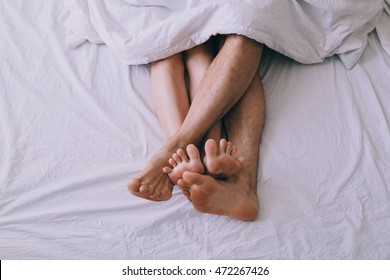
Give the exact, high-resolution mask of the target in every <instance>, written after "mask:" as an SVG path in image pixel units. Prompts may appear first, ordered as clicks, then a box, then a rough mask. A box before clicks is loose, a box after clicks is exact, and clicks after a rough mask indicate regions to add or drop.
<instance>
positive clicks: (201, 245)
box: [0, 0, 390, 259]
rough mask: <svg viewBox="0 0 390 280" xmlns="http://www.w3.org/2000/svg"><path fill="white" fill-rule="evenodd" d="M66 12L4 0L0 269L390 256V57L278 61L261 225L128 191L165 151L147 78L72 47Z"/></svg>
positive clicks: (58, 3) (0, 9)
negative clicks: (10, 265)
mask: <svg viewBox="0 0 390 280" xmlns="http://www.w3.org/2000/svg"><path fill="white" fill-rule="evenodd" d="M68 15H69V13H68V12H67V11H66V9H65V7H64V1H62V0H52V1H46V0H34V1H24V0H3V1H1V2H0V61H1V63H0V143H1V144H0V259H389V258H390V172H389V170H390V129H389V127H390V109H389V108H390V84H389V82H388V80H389V77H390V56H389V55H387V54H386V52H385V51H384V49H383V48H382V46H381V44H380V42H379V39H378V37H377V35H376V33H375V32H373V33H371V34H370V35H369V40H368V46H367V48H366V49H365V51H364V53H363V55H362V57H361V59H360V61H359V62H358V63H357V65H355V67H354V68H353V69H352V70H350V71H348V70H346V69H345V67H344V66H343V64H342V63H341V62H340V61H339V59H338V58H337V57H331V58H328V59H326V60H325V62H324V63H322V64H315V65H302V64H299V63H296V62H294V61H292V60H291V59H288V58H286V57H284V56H281V55H279V54H276V53H274V52H271V51H265V53H264V57H263V61H262V63H261V67H260V69H259V71H260V74H261V76H262V79H263V83H264V88H265V93H266V102H267V120H266V126H265V129H264V134H263V138H262V143H261V147H260V149H261V152H260V159H259V168H258V172H259V173H258V174H259V175H258V196H259V200H260V216H259V218H258V219H257V220H256V221H255V222H252V223H244V222H240V221H236V220H232V219H230V218H227V217H219V216H214V215H206V214H200V213H198V212H196V211H195V210H194V209H193V207H192V206H191V204H190V203H189V202H188V201H187V200H186V198H185V197H183V195H182V194H181V193H180V192H179V191H178V190H177V189H175V190H174V194H173V197H172V199H171V200H169V201H167V202H162V203H153V202H150V201H146V200H142V199H139V198H137V197H134V196H131V195H130V194H128V192H127V188H126V182H127V180H128V179H129V178H132V177H133V176H135V175H136V174H137V173H138V172H139V171H140V170H141V169H142V168H143V166H144V165H145V163H146V162H147V160H148V158H149V157H150V156H152V155H153V153H154V152H155V151H157V150H158V149H159V148H160V147H161V145H162V144H163V143H164V140H165V139H164V136H163V132H162V130H161V128H160V125H159V123H158V120H157V118H156V115H155V113H154V106H153V102H152V98H151V94H150V79H149V78H150V72H149V68H148V66H147V65H141V66H127V65H125V64H123V63H122V62H120V61H119V60H118V58H117V57H116V56H115V55H114V54H113V53H112V52H111V50H110V49H109V48H107V46H105V45H94V44H83V45H81V46H79V47H78V48H76V49H67V48H65V47H64V40H65V35H66V34H65V32H66V30H65V29H64V26H63V22H64V21H65V20H66V19H67V18H68Z"/></svg>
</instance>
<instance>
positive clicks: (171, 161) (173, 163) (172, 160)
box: [168, 158, 177, 168]
mask: <svg viewBox="0 0 390 280" xmlns="http://www.w3.org/2000/svg"><path fill="white" fill-rule="evenodd" d="M168 162H169V164H170V165H172V167H173V168H175V167H176V166H177V162H176V161H175V160H174V159H173V158H170V159H169V160H168Z"/></svg>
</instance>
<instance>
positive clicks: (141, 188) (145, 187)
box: [139, 185, 150, 194]
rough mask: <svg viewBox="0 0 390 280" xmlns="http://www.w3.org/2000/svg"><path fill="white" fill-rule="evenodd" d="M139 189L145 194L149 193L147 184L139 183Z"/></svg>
mask: <svg viewBox="0 0 390 280" xmlns="http://www.w3.org/2000/svg"><path fill="white" fill-rule="evenodd" d="M139 191H140V192H142V193H145V194H150V189H149V186H148V185H141V186H140V187H139Z"/></svg>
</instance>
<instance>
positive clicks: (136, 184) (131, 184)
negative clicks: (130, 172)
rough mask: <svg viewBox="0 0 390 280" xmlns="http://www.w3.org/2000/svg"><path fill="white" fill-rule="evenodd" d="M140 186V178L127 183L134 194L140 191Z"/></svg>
mask: <svg viewBox="0 0 390 280" xmlns="http://www.w3.org/2000/svg"><path fill="white" fill-rule="evenodd" d="M140 186H141V182H140V180H138V179H134V180H131V181H130V182H129V183H127V189H128V190H129V192H130V193H132V194H134V193H138V192H139V188H140Z"/></svg>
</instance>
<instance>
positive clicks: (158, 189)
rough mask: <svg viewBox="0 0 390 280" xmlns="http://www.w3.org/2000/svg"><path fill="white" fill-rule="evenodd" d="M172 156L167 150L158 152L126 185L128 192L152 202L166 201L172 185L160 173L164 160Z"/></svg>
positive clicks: (167, 178)
mask: <svg viewBox="0 0 390 280" xmlns="http://www.w3.org/2000/svg"><path fill="white" fill-rule="evenodd" d="M171 155H172V152H170V151H169V150H168V149H162V150H160V151H159V152H158V153H157V154H156V155H154V157H153V158H152V159H151V160H150V161H149V162H148V164H147V165H146V167H145V168H144V169H143V171H142V172H141V173H140V174H139V175H138V176H137V177H136V178H134V179H132V180H130V181H129V182H128V184H127V187H128V189H129V192H130V193H131V194H133V195H135V196H138V197H141V198H144V199H148V200H152V201H163V200H168V199H170V198H171V196H172V190H173V184H172V182H171V180H170V179H169V177H168V176H167V175H166V174H165V173H163V172H162V168H163V167H164V166H165V165H166V159H167V158H168V157H170V156H171Z"/></svg>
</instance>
